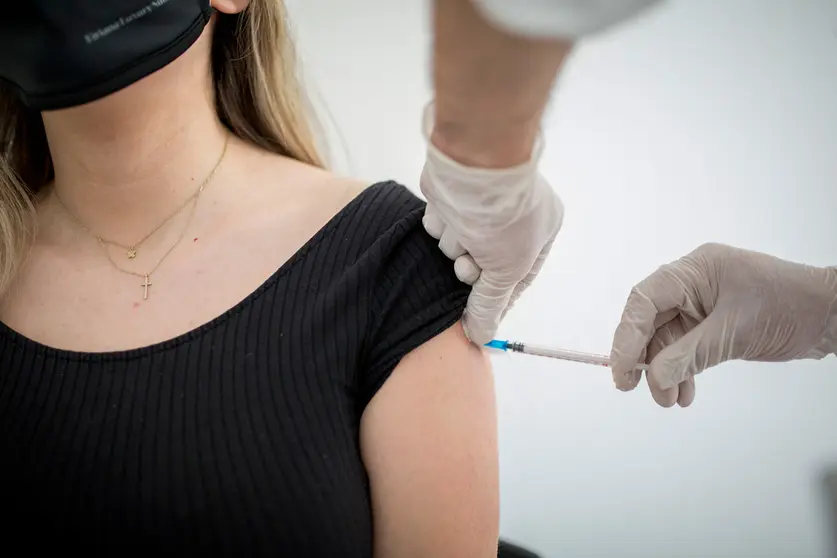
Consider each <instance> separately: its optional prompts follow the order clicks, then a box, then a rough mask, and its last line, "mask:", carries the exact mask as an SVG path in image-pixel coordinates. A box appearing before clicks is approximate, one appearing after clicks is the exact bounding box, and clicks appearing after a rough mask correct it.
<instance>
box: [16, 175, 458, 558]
mask: <svg viewBox="0 0 837 558" xmlns="http://www.w3.org/2000/svg"><path fill="white" fill-rule="evenodd" d="M423 209H424V204H423V203H422V202H421V201H420V200H419V199H418V198H416V197H415V196H413V194H411V193H410V192H409V191H408V190H407V189H406V188H404V187H402V186H400V185H397V184H395V183H391V182H389V183H381V184H377V185H374V186H372V187H370V188H369V189H367V190H366V191H365V192H364V193H362V194H361V195H360V196H359V197H358V198H357V199H356V200H354V201H353V202H352V203H351V204H349V205H348V206H347V207H346V208H345V209H343V211H342V212H340V213H339V214H338V215H337V216H336V217H335V218H334V219H332V220H331V222H330V223H329V224H328V225H327V226H326V227H324V228H323V229H322V230H321V231H320V232H319V233H317V235H316V236H315V237H314V238H312V239H311V240H310V241H309V242H308V243H307V244H306V246H305V247H303V248H302V249H301V250H300V251H299V252H298V253H297V254H296V255H295V256H294V257H293V258H292V259H291V260H290V261H289V262H287V263H286V264H285V265H283V266H282V268H281V269H279V270H278V271H277V272H276V273H275V274H274V275H273V276H272V277H271V278H270V279H269V280H268V281H266V282H265V284H264V285H262V286H261V287H260V288H259V289H258V290H257V291H256V292H254V293H253V294H251V295H250V296H249V297H248V298H247V299H245V300H244V301H242V302H241V303H240V304H238V305H236V306H235V307H234V308H232V309H231V310H230V311H228V312H227V313H225V314H224V315H222V316H220V317H219V318H217V319H215V320H213V321H212V322H210V323H208V324H206V325H204V326H202V327H200V328H199V329H197V330H195V331H192V332H190V333H187V334H185V335H182V336H180V337H178V338H176V339H173V340H171V341H167V342H164V343H161V344H158V345H154V346H151V347H146V348H142V349H137V350H130V351H124V352H119V353H104V354H85V353H74V352H69V351H61V350H55V349H51V348H47V347H44V346H42V345H40V344H38V343H36V342H34V341H32V340H29V339H26V338H24V337H23V336H21V335H19V334H18V333H16V332H14V331H12V330H10V329H9V328H8V327H6V326H4V325H0V505H2V507H3V508H4V510H5V513H4V514H3V515H4V521H3V524H2V527H0V532H2V538H3V542H4V547H5V548H7V549H18V550H16V551H13V552H12V554H16V553H17V552H18V551H19V552H22V553H24V552H25V553H26V554H28V555H36V554H37V553H38V552H44V551H60V552H62V554H67V553H72V552H74V551H80V552H85V553H86V554H84V555H85V556H99V555H108V556H125V555H137V554H145V555H155V554H156V555H178V556H198V555H204V556H205V555H226V556H315V557H320V556H322V557H332V556H333V557H340V558H352V557H359V558H360V557H364V558H367V557H370V556H371V554H372V517H371V511H370V499H369V483H368V479H367V476H366V472H365V470H364V467H363V463H362V462H361V459H360V452H359V446H358V434H359V423H360V416H361V414H362V412H363V410H364V408H365V406H366V404H367V403H368V402H369V400H370V399H371V398H372V397H373V396H374V395H375V393H376V392H377V391H378V389H379V388H380V387H381V386H382V385H383V383H384V382H385V381H386V380H387V378H388V377H389V375H390V373H391V372H392V370H393V368H394V367H395V366H396V365H397V364H398V362H399V360H400V359H401V358H402V357H403V356H404V355H405V354H407V353H408V352H409V351H411V350H412V349H414V348H416V347H417V346H419V345H421V344H422V343H424V342H425V341H427V340H429V339H430V338H432V337H433V336H435V335H437V334H438V333H440V332H441V331H443V330H444V329H446V328H448V327H449V326H451V325H453V324H454V323H455V322H456V321H457V320H458V319H459V318H460V317H461V314H462V311H463V309H464V306H465V303H466V300H467V296H468V293H469V288H468V287H467V286H466V285H463V284H461V283H459V282H458V280H457V279H456V277H455V275H454V273H453V266H452V264H451V262H450V261H449V260H448V259H447V258H446V257H445V256H444V255H443V254H442V253H441V252H440V251H439V249H438V247H437V246H436V241H434V240H433V239H432V238H431V237H430V236H428V235H427V234H426V233H425V232H424V230H423V228H422V225H421V217H422V214H423ZM392 420H393V421H397V420H398V417H397V416H394V417H392Z"/></svg>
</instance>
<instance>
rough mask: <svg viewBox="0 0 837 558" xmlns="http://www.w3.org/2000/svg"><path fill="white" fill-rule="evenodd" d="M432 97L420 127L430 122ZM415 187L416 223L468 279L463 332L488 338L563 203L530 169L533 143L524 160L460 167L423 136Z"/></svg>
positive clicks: (553, 230)
mask: <svg viewBox="0 0 837 558" xmlns="http://www.w3.org/2000/svg"><path fill="white" fill-rule="evenodd" d="M432 114H433V112H432V105H431V106H430V107H428V109H427V110H426V111H425V118H424V134H425V137H426V138H429V137H430V132H431V131H432V129H433V122H432ZM427 143H428V149H427V161H426V162H425V164H424V169H423V170H422V173H421V191H422V193H423V194H424V196H425V198H426V199H427V209H426V212H425V215H424V227H425V229H426V230H427V232H428V233H430V235H431V236H433V237H434V238H436V239H438V240H439V248H441V250H442V252H444V254H445V255H446V256H447V257H449V258H450V259H452V260H455V263H454V270H455V271H456V275H457V277H459V279H460V280H461V281H463V282H465V283H468V284H471V285H473V286H474V288H473V290H472V291H471V295H470V298H469V299H468V306H467V308H466V310H465V316H464V326H465V333H466V334H467V335H468V338H469V339H470V340H471V341H472V342H473V343H475V344H477V345H483V344H485V343H487V342H488V341H490V340H491V339H492V338H493V337H494V334H495V333H496V332H497V328H498V326H499V324H500V320H502V318H503V316H505V314H506V312H507V311H508V310H509V309H510V308H511V307H512V305H513V304H514V303H515V302H516V301H517V299H518V297H519V296H520V294H521V293H522V292H523V291H524V290H525V289H526V287H528V286H529V285H530V284H531V283H532V281H533V280H534V279H535V277H536V276H537V274H538V272H540V270H541V267H542V266H543V262H544V260H545V259H546V257H547V255H548V254H549V250H550V249H551V247H552V242H553V241H554V240H555V236H556V235H557V234H558V231H559V230H560V228H561V222H562V221H563V217H564V206H563V205H562V203H561V200H560V199H559V198H558V196H557V195H556V194H555V192H554V191H553V189H552V187H551V186H550V185H549V184H548V183H547V182H546V180H544V178H543V177H542V176H541V175H540V173H539V172H538V161H539V159H540V153H541V148H540V146H538V147H537V148H536V149H535V153H534V154H533V155H532V158H531V159H530V160H529V162H528V163H526V164H524V165H520V166H517V167H513V168H510V169H503V170H489V169H475V168H468V167H465V166H463V165H460V164H459V163H457V162H455V161H453V160H452V159H450V158H449V157H447V156H445V155H444V154H443V153H441V152H440V151H439V150H438V149H436V148H435V147H434V146H433V145H432V143H430V141H429V139H428V142H427Z"/></svg>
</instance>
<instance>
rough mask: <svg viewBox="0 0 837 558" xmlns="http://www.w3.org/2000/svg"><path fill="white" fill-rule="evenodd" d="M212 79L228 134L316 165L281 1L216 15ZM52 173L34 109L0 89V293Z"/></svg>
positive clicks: (24, 249)
mask: <svg viewBox="0 0 837 558" xmlns="http://www.w3.org/2000/svg"><path fill="white" fill-rule="evenodd" d="M212 81H213V88H214V94H215V107H216V111H217V113H218V117H219V119H220V120H221V122H222V123H223V124H224V125H225V126H226V127H227V128H228V129H229V130H230V131H231V132H232V133H233V134H234V135H235V136H237V137H239V138H241V139H244V140H246V141H249V142H251V143H253V144H255V145H257V146H259V147H261V148H263V149H266V150H268V151H270V152H273V153H276V154H279V155H284V156H286V157H290V158H293V159H296V160H298V161H302V162H304V163H308V164H310V165H314V166H318V167H322V166H323V160H322V158H321V156H320V154H319V152H318V147H317V142H316V138H315V134H314V128H313V126H312V122H311V121H310V120H309V118H310V111H309V110H308V106H307V101H306V99H305V96H304V95H303V92H302V87H301V84H300V81H299V79H298V76H297V73H296V56H295V53H294V47H293V41H292V40H291V38H290V34H289V30H288V26H287V15H286V11H285V6H284V2H283V1H282V0H251V2H250V4H249V5H248V6H247V8H246V9H245V10H244V11H242V12H241V13H239V14H235V15H228V14H221V13H218V14H217V17H216V21H215V28H214V29H213V37H212ZM53 177H54V170H53V167H52V157H51V156H50V152H49V145H48V144H47V138H46V132H45V131H44V124H43V120H42V119H41V115H40V113H38V112H37V111H34V110H32V109H29V108H27V107H26V106H25V105H24V104H23V103H22V102H21V101H20V100H19V99H18V97H17V96H16V95H15V94H14V93H12V92H11V91H8V90H7V89H2V90H0V297H2V295H3V293H5V292H6V291H7V289H8V287H9V285H10V284H11V282H12V281H13V280H14V277H15V274H16V273H17V270H18V268H19V267H20V265H21V263H22V261H23V260H24V258H25V257H26V255H27V253H28V250H29V246H30V245H31V243H32V240H33V236H34V231H35V217H34V202H35V199H36V197H37V196H38V195H39V194H40V193H41V192H42V191H43V190H44V188H45V187H46V186H47V185H49V184H50V183H51V182H52V179H53Z"/></svg>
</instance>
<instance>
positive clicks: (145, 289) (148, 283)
mask: <svg viewBox="0 0 837 558" xmlns="http://www.w3.org/2000/svg"><path fill="white" fill-rule="evenodd" d="M151 285H153V283H152V282H151V281H149V280H148V275H146V276H145V281H144V282H143V284H142V288H143V293H142V299H143V300H148V287H150V286H151Z"/></svg>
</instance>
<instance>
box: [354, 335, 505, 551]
mask: <svg viewBox="0 0 837 558" xmlns="http://www.w3.org/2000/svg"><path fill="white" fill-rule="evenodd" d="M360 442H361V451H362V455H363V461H364V463H365V465H366V468H367V471H368V472H369V479H370V484H371V493H372V513H373V517H374V537H375V554H374V555H375V558H426V557H427V556H434V557H437V556H441V557H451V558H462V557H463V556H468V557H469V558H470V557H473V558H480V557H485V558H488V557H492V558H494V557H496V556H497V540H498V537H499V488H498V485H499V478H498V455H497V414H496V407H495V397H494V379H493V376H492V373H491V366H490V363H489V360H488V357H487V356H486V355H485V354H483V352H482V350H481V349H479V348H477V347H474V346H473V345H472V344H471V343H469V342H468V339H467V338H466V337H465V334H464V332H463V330H462V326H461V325H459V324H457V325H456V326H454V327H452V328H450V329H449V330H447V331H445V332H444V333H442V334H440V335H438V336H437V337H435V338H434V339H432V340H430V341H429V342H427V343H425V344H424V345H422V346H421V347H419V348H418V349H416V350H414V351H413V352H412V353H410V354H409V355H407V356H406V357H405V358H404V359H403V360H402V361H401V363H400V364H399V365H398V366H397V367H396V369H395V371H394V372H393V373H392V376H391V377H390V378H389V379H388V380H387V382H386V383H385V384H384V386H383V387H382V388H381V389H380V391H379V392H378V393H377V394H376V395H375V396H374V397H373V398H372V401H371V402H370V403H369V405H368V406H367V408H366V410H365V412H364V414H363V417H362V419H361V430H360Z"/></svg>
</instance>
